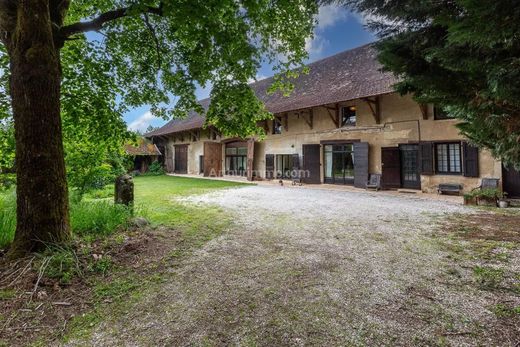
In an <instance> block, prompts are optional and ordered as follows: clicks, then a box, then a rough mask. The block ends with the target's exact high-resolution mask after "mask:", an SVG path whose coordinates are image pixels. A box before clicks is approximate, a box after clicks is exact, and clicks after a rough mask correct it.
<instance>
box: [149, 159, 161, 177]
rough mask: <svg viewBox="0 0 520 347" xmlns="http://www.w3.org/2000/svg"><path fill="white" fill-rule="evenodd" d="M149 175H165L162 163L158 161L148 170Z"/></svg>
mask: <svg viewBox="0 0 520 347" xmlns="http://www.w3.org/2000/svg"><path fill="white" fill-rule="evenodd" d="M148 174H150V175H157V176H159V175H164V168H163V167H162V165H161V163H159V162H158V161H157V160H156V161H154V162H153V163H152V164H151V165H150V167H149V168H148Z"/></svg>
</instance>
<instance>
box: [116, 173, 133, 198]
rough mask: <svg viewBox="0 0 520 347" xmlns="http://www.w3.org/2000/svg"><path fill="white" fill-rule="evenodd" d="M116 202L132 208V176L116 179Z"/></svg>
mask: <svg viewBox="0 0 520 347" xmlns="http://www.w3.org/2000/svg"><path fill="white" fill-rule="evenodd" d="M115 188H116V189H115V194H114V202H115V203H116V204H123V205H126V206H132V205H133V204H134V181H133V180H132V176H130V175H122V176H119V177H118V178H116V187H115Z"/></svg>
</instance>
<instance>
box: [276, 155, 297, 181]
mask: <svg viewBox="0 0 520 347" xmlns="http://www.w3.org/2000/svg"><path fill="white" fill-rule="evenodd" d="M293 166H294V165H293V155H292V154H278V155H276V175H277V177H278V178H292V171H293Z"/></svg>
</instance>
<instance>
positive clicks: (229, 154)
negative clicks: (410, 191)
mask: <svg viewBox="0 0 520 347" xmlns="http://www.w3.org/2000/svg"><path fill="white" fill-rule="evenodd" d="M243 146H244V144H243V143H238V142H235V143H230V144H228V145H226V175H233V176H244V175H245V174H246V169H247V147H243Z"/></svg>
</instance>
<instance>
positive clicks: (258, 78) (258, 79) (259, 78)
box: [247, 73, 268, 83]
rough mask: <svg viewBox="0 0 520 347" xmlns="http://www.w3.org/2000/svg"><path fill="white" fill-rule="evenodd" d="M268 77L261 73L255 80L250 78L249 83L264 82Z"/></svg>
mask: <svg viewBox="0 0 520 347" xmlns="http://www.w3.org/2000/svg"><path fill="white" fill-rule="evenodd" d="M267 77H268V76H265V75H262V74H260V73H257V74H256V76H255V78H250V79H249V80H248V81H247V83H255V82H257V81H261V80H264V79H266V78H267Z"/></svg>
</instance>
